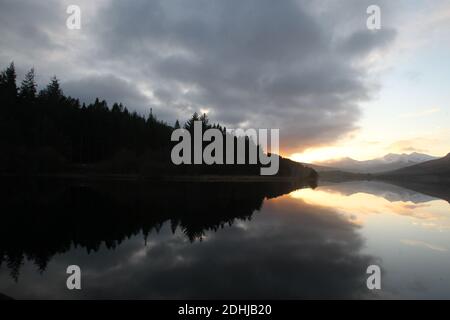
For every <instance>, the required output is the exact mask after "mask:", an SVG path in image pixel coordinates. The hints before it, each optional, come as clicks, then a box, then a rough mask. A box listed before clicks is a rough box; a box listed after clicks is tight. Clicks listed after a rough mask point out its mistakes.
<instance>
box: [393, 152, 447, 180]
mask: <svg viewBox="0 0 450 320" xmlns="http://www.w3.org/2000/svg"><path fill="white" fill-rule="evenodd" d="M386 174H388V175H449V176H450V153H449V154H447V155H446V156H445V157H443V158H440V159H436V160H430V161H426V162H423V163H419V164H416V165H413V166H409V167H406V168H402V169H398V170H395V171H391V172H387V173H386Z"/></svg>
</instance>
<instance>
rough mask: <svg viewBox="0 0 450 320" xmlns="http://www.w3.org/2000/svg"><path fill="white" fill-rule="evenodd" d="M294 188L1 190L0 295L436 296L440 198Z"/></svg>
mask: <svg viewBox="0 0 450 320" xmlns="http://www.w3.org/2000/svg"><path fill="white" fill-rule="evenodd" d="M303 187H304V186H301V185H292V184H277V185H274V184H253V183H244V184H242V183H241V184H236V183H234V184H230V183H229V184H224V183H210V184H206V183H203V184H192V183H182V184H162V183H159V184H157V185H148V184H136V183H130V184H128V185H126V186H124V185H123V184H111V183H107V184H100V183H95V184H93V183H89V184H84V185H80V184H67V183H62V182H59V183H57V182H52V183H48V182H46V183H39V184H36V183H32V184H25V185H24V184H17V183H9V184H6V185H3V187H2V190H1V191H2V194H3V195H5V197H4V199H3V200H2V204H1V206H2V208H1V209H2V212H8V213H9V214H7V215H5V214H4V215H3V216H2V224H1V225H0V259H1V260H0V263H1V268H0V292H2V293H4V294H7V295H8V296H12V297H14V298H92V299H95V298H142V299H144V298H153V299H154V298H156V299H158V298H194V299H195V298H376V297H394V298H396V297H445V296H447V297H449V296H450V295H449V290H448V288H449V286H448V285H449V284H450V274H449V272H448V271H446V270H445V269H446V266H448V263H449V262H450V261H449V259H448V254H447V253H448V251H447V243H448V242H445V241H448V240H449V237H448V226H450V224H449V216H450V209H449V204H448V202H446V201H444V200H439V199H436V198H433V197H430V196H425V195H423V194H420V193H417V192H413V191H409V190H406V189H403V188H400V187H395V186H387V185H385V184H380V183H375V182H357V183H355V182H352V183H343V184H329V185H323V186H321V187H319V188H317V189H315V190H313V189H309V188H303ZM283 194H284V195H283ZM430 254H431V255H430ZM423 259H426V260H423ZM373 263H376V264H379V265H381V266H382V269H383V290H382V291H381V292H376V293H373V292H369V291H368V289H367V288H366V274H365V271H366V268H367V266H368V265H370V264H373ZM71 264H77V265H79V266H80V267H81V268H82V272H83V282H82V286H83V290H81V291H77V292H72V291H68V290H67V289H65V281H66V274H65V270H66V267H67V266H68V265H71ZM405 268H406V270H405ZM430 269H432V270H433V271H434V272H433V273H430V272H429V270H430ZM424 270H426V271H427V272H425V271H424ZM438 280H439V281H438Z"/></svg>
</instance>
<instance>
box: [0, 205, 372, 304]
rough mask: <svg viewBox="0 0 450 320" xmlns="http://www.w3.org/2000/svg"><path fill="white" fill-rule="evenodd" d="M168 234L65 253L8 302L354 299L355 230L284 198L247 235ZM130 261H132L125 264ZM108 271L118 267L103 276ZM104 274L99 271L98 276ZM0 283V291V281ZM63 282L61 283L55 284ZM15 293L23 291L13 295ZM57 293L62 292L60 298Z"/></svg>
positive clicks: (30, 273) (360, 278)
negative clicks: (201, 238) (79, 285)
mask: <svg viewBox="0 0 450 320" xmlns="http://www.w3.org/2000/svg"><path fill="white" fill-rule="evenodd" d="M169 229H170V228H169V226H168V225H166V226H165V227H163V228H162V229H161V230H160V232H159V234H155V233H153V234H150V236H149V239H148V240H149V242H151V244H152V245H151V246H150V248H146V249H143V248H142V246H143V241H140V240H139V239H138V238H136V237H134V238H132V239H130V240H129V241H125V242H124V243H123V244H121V245H120V246H118V247H117V248H116V249H115V250H114V251H107V250H102V251H100V252H98V253H96V254H94V255H87V254H80V251H72V252H70V253H68V254H65V255H62V256H58V257H55V259H54V260H53V261H52V262H51V263H50V264H49V267H48V269H47V271H46V272H45V273H44V274H43V275H42V276H39V275H38V274H36V272H35V271H34V270H30V269H29V266H28V265H27V266H24V270H23V272H22V276H21V279H20V282H19V285H18V286H16V287H15V289H11V292H8V293H9V294H11V295H13V296H16V297H31V298H33V297H42V291H40V290H39V288H40V285H41V284H42V283H45V285H46V286H47V291H46V292H45V294H48V295H49V297H52V298H55V297H60V298H61V297H78V298H80V297H83V298H105V297H108V298H124V297H126V298H194V299H195V298H209V299H213V298H234V299H239V298H352V297H353V298H355V297H358V298H361V297H364V296H365V295H366V294H369V293H368V291H367V288H366V274H365V271H366V268H367V266H368V265H370V264H373V262H374V261H373V258H371V257H370V256H366V255H364V254H362V253H361V249H362V247H363V239H362V238H361V237H360V236H359V235H358V233H357V232H356V226H355V225H353V224H351V223H348V222H347V221H346V220H344V219H342V218H341V217H340V216H339V215H336V214H335V211H334V210H332V209H330V208H326V209H325V208H322V209H320V208H317V207H314V206H311V205H308V204H305V203H303V202H301V201H297V200H295V199H291V198H289V197H284V198H278V199H277V200H276V201H272V200H270V201H267V202H266V203H265V205H264V207H263V209H262V212H260V213H258V214H255V215H254V217H253V219H252V221H251V222H247V223H246V229H244V228H242V227H241V226H236V225H233V226H231V227H229V228H227V229H224V230H219V231H218V232H216V233H212V232H208V233H207V235H209V234H211V235H213V236H212V237H211V238H210V240H209V241H207V242H195V243H190V242H186V241H184V239H185V237H184V236H182V235H181V234H178V233H177V234H175V235H172V234H171V232H170V230H169ZM130 257H134V258H133V259H130ZM68 263H70V264H74V263H76V264H78V265H80V266H81V267H82V270H83V274H84V277H83V290H82V292H79V293H75V294H76V295H74V294H72V293H71V292H69V291H68V290H63V289H62V288H61V286H60V285H59V283H64V276H65V275H64V274H61V272H59V270H64V269H63V268H64V266H65V265H67V264H68ZM110 265H115V266H120V267H117V268H108V266H110ZM105 270H106V271H105ZM1 276H2V274H1V273H0V280H1V281H2V283H3V281H4V280H3V278H2V277H1ZM61 281H63V282H61ZM20 285H22V287H20ZM61 290H62V291H61Z"/></svg>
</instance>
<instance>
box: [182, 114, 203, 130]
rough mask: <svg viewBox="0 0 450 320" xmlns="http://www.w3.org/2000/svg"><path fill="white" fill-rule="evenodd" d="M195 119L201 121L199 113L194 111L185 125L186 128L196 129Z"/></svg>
mask: <svg viewBox="0 0 450 320" xmlns="http://www.w3.org/2000/svg"><path fill="white" fill-rule="evenodd" d="M195 121H199V117H198V113H197V112H194V114H193V115H192V118H191V119H189V120H188V121H187V122H186V123H185V125H184V128H185V129H187V130H189V131H194V122H195Z"/></svg>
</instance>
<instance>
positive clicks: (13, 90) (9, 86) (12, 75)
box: [0, 62, 17, 100]
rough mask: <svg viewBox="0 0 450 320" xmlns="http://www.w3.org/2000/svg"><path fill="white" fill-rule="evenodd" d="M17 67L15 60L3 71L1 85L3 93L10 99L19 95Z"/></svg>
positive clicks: (0, 77)
mask: <svg viewBox="0 0 450 320" xmlns="http://www.w3.org/2000/svg"><path fill="white" fill-rule="evenodd" d="M16 78H17V75H16V68H15V66H14V62H11V64H10V65H9V67H8V68H6V70H5V71H3V72H2V73H1V76H0V87H1V94H2V98H3V96H4V97H5V98H7V99H8V100H14V99H15V98H16V97H17V85H16Z"/></svg>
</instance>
